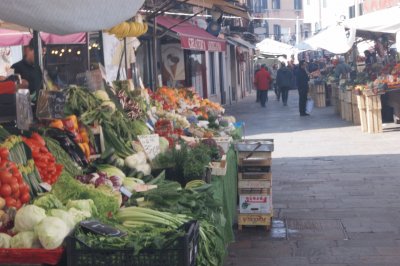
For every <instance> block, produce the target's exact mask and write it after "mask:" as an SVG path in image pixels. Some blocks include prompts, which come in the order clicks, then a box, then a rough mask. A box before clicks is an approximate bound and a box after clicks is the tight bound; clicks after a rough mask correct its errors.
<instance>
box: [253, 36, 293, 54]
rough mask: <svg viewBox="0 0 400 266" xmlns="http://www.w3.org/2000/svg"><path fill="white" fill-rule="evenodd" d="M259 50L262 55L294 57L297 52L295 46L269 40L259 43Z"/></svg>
mask: <svg viewBox="0 0 400 266" xmlns="http://www.w3.org/2000/svg"><path fill="white" fill-rule="evenodd" d="M256 47H257V49H259V50H260V53H261V54H267V55H286V56H288V55H292V54H294V52H295V49H294V47H293V46H291V45H289V44H286V43H282V42H278V41H275V40H272V39H269V38H266V39H264V40H262V41H261V42H259V43H257V45H256Z"/></svg>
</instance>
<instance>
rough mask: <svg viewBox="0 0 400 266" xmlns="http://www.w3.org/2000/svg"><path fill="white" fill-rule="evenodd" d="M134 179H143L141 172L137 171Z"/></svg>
mask: <svg viewBox="0 0 400 266" xmlns="http://www.w3.org/2000/svg"><path fill="white" fill-rule="evenodd" d="M135 177H136V178H139V179H142V178H143V177H144V173H143V172H142V171H139V172H137V173H136V176H135Z"/></svg>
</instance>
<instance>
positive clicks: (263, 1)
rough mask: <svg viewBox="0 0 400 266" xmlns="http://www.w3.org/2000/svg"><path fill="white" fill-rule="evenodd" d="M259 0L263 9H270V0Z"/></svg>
mask: <svg viewBox="0 0 400 266" xmlns="http://www.w3.org/2000/svg"><path fill="white" fill-rule="evenodd" d="M259 1H260V6H261V9H263V11H265V9H268V0H259Z"/></svg>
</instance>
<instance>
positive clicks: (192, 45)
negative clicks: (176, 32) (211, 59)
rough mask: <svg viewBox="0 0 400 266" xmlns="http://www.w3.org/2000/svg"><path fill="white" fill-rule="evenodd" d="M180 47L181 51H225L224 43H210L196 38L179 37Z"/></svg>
mask: <svg viewBox="0 0 400 266" xmlns="http://www.w3.org/2000/svg"><path fill="white" fill-rule="evenodd" d="M181 46H182V48H183V49H189V50H198V51H211V52H223V51H225V50H226V44H225V42H224V41H211V40H206V39H201V38H196V37H188V36H181Z"/></svg>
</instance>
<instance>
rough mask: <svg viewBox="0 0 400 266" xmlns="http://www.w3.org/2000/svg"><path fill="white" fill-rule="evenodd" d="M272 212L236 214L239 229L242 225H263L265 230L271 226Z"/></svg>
mask: <svg viewBox="0 0 400 266" xmlns="http://www.w3.org/2000/svg"><path fill="white" fill-rule="evenodd" d="M272 216H273V213H270V214H238V227H239V230H242V229H243V226H246V225H247V226H265V228H266V230H269V229H270V228H271V224H272Z"/></svg>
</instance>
